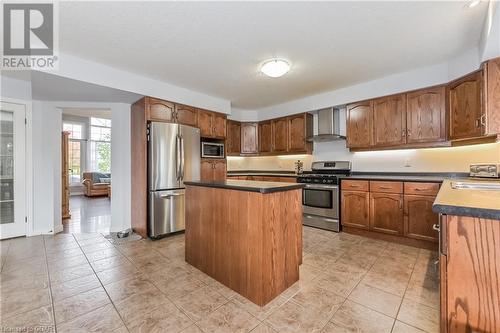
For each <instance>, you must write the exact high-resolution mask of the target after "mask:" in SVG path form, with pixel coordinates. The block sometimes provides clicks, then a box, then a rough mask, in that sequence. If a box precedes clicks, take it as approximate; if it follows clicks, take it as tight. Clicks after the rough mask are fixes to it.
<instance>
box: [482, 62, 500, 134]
mask: <svg viewBox="0 0 500 333" xmlns="http://www.w3.org/2000/svg"><path fill="white" fill-rule="evenodd" d="M483 70H484V83H485V89H484V90H485V92H486V94H485V98H486V103H485V106H486V134H500V58H496V59H492V60H489V61H488V62H486V63H485V64H484V68H483Z"/></svg>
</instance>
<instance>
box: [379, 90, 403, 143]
mask: <svg viewBox="0 0 500 333" xmlns="http://www.w3.org/2000/svg"><path fill="white" fill-rule="evenodd" d="M373 137H374V145H375V146H397V145H402V144H405V143H406V96H405V94H399V95H394V96H388V97H383V98H379V99H376V100H375V101H373Z"/></svg>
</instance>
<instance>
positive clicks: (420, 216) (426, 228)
mask: <svg viewBox="0 0 500 333" xmlns="http://www.w3.org/2000/svg"><path fill="white" fill-rule="evenodd" d="M435 198H436V197H434V196H425V195H405V196H404V214H405V228H404V235H405V236H406V237H409V238H415V239H422V240H427V241H432V242H437V241H438V237H439V234H438V232H437V231H436V230H434V229H433V228H432V226H433V225H434V224H439V214H436V213H434V212H433V211H432V205H433V204H434V199H435Z"/></svg>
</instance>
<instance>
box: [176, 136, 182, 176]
mask: <svg viewBox="0 0 500 333" xmlns="http://www.w3.org/2000/svg"><path fill="white" fill-rule="evenodd" d="M175 150H176V158H175V163H176V169H175V174H176V179H177V180H180V179H181V158H182V157H181V137H180V135H177V136H176V137H175Z"/></svg>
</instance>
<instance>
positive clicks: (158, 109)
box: [146, 97, 175, 123]
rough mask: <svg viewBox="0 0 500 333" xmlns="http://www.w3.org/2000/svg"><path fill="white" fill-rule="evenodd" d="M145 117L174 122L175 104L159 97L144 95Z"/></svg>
mask: <svg viewBox="0 0 500 333" xmlns="http://www.w3.org/2000/svg"><path fill="white" fill-rule="evenodd" d="M146 110H147V119H148V120H151V121H164V122H172V123H173V122H175V104H174V103H172V102H167V101H163V100H161V99H156V98H151V97H146Z"/></svg>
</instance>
